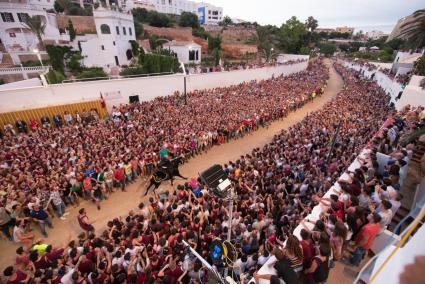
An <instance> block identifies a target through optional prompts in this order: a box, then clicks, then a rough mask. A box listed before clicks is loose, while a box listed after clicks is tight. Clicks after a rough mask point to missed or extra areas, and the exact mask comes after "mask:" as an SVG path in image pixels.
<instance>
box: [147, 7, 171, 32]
mask: <svg viewBox="0 0 425 284" xmlns="http://www.w3.org/2000/svg"><path fill="white" fill-rule="evenodd" d="M148 22H149V25H151V26H154V27H158V28H162V27H171V19H170V18H169V17H168V16H167V15H166V14H162V13H158V12H157V11H151V12H150V13H149V16H148Z"/></svg>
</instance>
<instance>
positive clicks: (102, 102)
mask: <svg viewBox="0 0 425 284" xmlns="http://www.w3.org/2000/svg"><path fill="white" fill-rule="evenodd" d="M100 105H101V106H102V108H106V103H105V100H104V99H103V95H102V92H100Z"/></svg>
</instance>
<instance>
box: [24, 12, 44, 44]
mask: <svg viewBox="0 0 425 284" xmlns="http://www.w3.org/2000/svg"><path fill="white" fill-rule="evenodd" d="M25 25H26V26H27V27H28V28H29V29H30V30H31V31H32V32H33V33H34V34H35V35H36V36H37V39H38V47H39V49H40V50H44V49H45V46H44V43H43V39H42V38H41V36H42V35H43V34H44V30H45V29H46V23H45V20H44V17H42V16H40V15H36V16H32V17H25Z"/></svg>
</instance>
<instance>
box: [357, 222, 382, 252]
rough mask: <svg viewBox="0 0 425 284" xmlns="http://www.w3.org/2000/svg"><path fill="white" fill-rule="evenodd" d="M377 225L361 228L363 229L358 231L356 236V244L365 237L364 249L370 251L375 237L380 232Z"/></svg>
mask: <svg viewBox="0 0 425 284" xmlns="http://www.w3.org/2000/svg"><path fill="white" fill-rule="evenodd" d="M380 228H381V227H380V226H379V224H367V225H365V226H363V228H362V229H361V230H360V232H359V233H358V234H357V236H356V239H355V241H356V243H358V242H360V240H361V239H362V238H363V237H365V238H366V239H367V242H366V244H365V245H363V248H364V249H370V248H371V247H372V245H373V241H374V240H375V238H376V235H378V233H379V231H380Z"/></svg>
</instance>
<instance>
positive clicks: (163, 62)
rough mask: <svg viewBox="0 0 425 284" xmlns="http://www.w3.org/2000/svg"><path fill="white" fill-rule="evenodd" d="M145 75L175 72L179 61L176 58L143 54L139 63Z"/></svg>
mask: <svg viewBox="0 0 425 284" xmlns="http://www.w3.org/2000/svg"><path fill="white" fill-rule="evenodd" d="M140 63H141V65H142V68H143V72H144V73H145V74H151V73H165V72H173V73H174V72H177V71H178V70H179V66H180V65H179V61H178V60H177V58H176V57H174V56H170V55H163V54H157V53H150V54H145V55H144V56H143V57H142V61H141V62H140Z"/></svg>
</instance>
